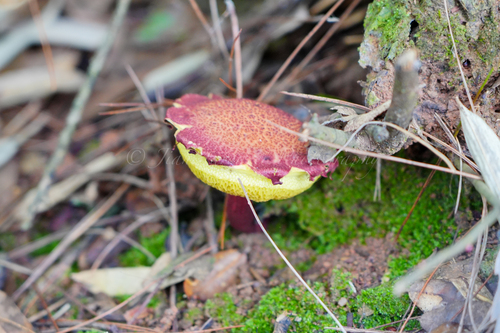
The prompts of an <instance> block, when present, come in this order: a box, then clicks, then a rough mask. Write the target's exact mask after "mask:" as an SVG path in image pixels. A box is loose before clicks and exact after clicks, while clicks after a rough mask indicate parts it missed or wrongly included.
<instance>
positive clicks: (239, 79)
mask: <svg viewBox="0 0 500 333" xmlns="http://www.w3.org/2000/svg"><path fill="white" fill-rule="evenodd" d="M225 3H226V7H227V11H228V12H229V15H230V17H231V30H232V32H233V43H234V61H235V66H234V69H235V72H236V98H243V75H242V66H241V38H238V37H239V34H240V28H239V26H238V16H237V15H236V9H235V8H234V3H233V1H231V0H226V1H225Z"/></svg>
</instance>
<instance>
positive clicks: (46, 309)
mask: <svg viewBox="0 0 500 333" xmlns="http://www.w3.org/2000/svg"><path fill="white" fill-rule="evenodd" d="M32 287H33V290H34V291H35V293H36V294H37V295H38V299H39V300H40V303H42V306H43V308H44V309H45V311H46V312H47V316H48V317H49V319H50V322H51V323H52V325H53V326H54V328H55V329H56V332H59V326H57V323H56V321H55V320H54V317H52V313H51V312H50V309H49V307H48V305H47V302H45V298H44V297H43V295H42V293H41V292H40V290H38V287H37V286H36V283H33V286H32Z"/></svg>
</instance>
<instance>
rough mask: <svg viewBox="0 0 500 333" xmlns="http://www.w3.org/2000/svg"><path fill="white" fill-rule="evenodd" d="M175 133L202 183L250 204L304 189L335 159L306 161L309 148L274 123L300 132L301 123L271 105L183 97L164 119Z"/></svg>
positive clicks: (293, 193) (325, 173)
mask: <svg viewBox="0 0 500 333" xmlns="http://www.w3.org/2000/svg"><path fill="white" fill-rule="evenodd" d="M165 120H166V121H168V122H169V123H170V124H172V125H173V126H174V127H175V128H176V129H177V130H176V132H175V138H176V140H177V147H178V149H179V152H180V154H181V155H182V157H183V159H184V161H185V162H186V164H187V165H188V166H189V168H190V169H191V171H192V172H193V173H194V174H195V175H196V177H198V178H199V179H200V180H201V181H203V182H204V183H206V184H208V185H210V186H212V187H215V188H216V189H218V190H220V191H222V192H225V193H228V194H230V195H233V196H239V197H244V193H243V190H242V188H241V186H240V184H239V182H238V178H239V179H241V181H242V182H243V184H244V185H245V188H246V190H247V192H248V196H249V198H250V199H251V200H253V201H257V202H262V201H268V200H273V199H287V198H290V197H293V196H295V195H297V194H299V193H302V192H303V191H305V190H307V189H308V188H310V187H311V186H312V184H314V182H315V181H317V180H318V179H319V178H320V177H321V176H325V177H326V176H327V173H328V172H331V171H333V170H335V168H336V167H337V166H338V161H337V160H334V161H332V162H328V163H323V162H321V161H319V160H313V161H311V163H309V162H308V161H307V146H308V144H307V143H305V142H301V141H299V139H298V137H297V136H295V135H293V134H289V133H285V132H283V131H281V130H279V129H278V128H276V127H275V126H274V125H273V124H271V122H272V123H276V124H278V125H281V126H284V127H287V128H289V129H291V130H293V131H300V129H301V126H302V122H300V121H299V120H298V119H296V118H294V117H293V116H291V115H289V114H288V113H286V112H284V111H282V110H280V109H278V108H275V107H273V106H270V105H267V104H264V103H260V102H256V101H253V100H250V99H223V98H222V97H219V96H211V97H206V96H201V95H196V94H186V95H184V96H182V97H181V98H179V99H177V100H175V101H174V103H173V106H172V107H170V108H169V109H168V110H167V115H166V118H165Z"/></svg>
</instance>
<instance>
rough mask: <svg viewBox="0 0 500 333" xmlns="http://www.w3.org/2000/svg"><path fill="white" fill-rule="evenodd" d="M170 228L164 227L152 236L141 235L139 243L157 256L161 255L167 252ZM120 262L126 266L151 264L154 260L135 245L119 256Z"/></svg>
mask: <svg viewBox="0 0 500 333" xmlns="http://www.w3.org/2000/svg"><path fill="white" fill-rule="evenodd" d="M168 233H169V229H168V228H167V229H164V230H163V231H162V232H160V233H158V234H154V235H152V236H150V237H144V236H142V235H140V236H139V243H140V244H141V245H142V246H144V247H145V248H146V249H147V250H148V251H149V252H151V253H152V254H153V255H154V256H155V257H159V256H160V255H161V254H162V253H163V252H165V240H166V239H167V236H168ZM119 260H120V263H121V265H122V266H124V267H136V266H150V265H152V264H153V263H154V262H153V261H152V260H150V259H149V258H148V257H146V255H145V254H144V253H142V252H141V251H139V249H137V248H135V247H133V248H131V249H130V250H128V251H127V252H125V253H124V254H122V255H121V256H120V257H119Z"/></svg>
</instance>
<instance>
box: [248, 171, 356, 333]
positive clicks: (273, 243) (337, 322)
mask: <svg viewBox="0 0 500 333" xmlns="http://www.w3.org/2000/svg"><path fill="white" fill-rule="evenodd" d="M238 181H239V182H240V186H241V188H242V189H243V192H244V193H245V198H246V199H247V203H248V206H249V207H250V209H251V210H252V213H253V216H254V217H255V220H256V221H257V223H258V224H259V227H260V229H261V230H262V232H263V233H264V234H265V235H266V237H267V239H268V240H269V242H271V244H272V245H273V247H274V249H275V250H276V252H277V253H278V254H279V255H280V257H281V259H283V261H284V262H285V264H286V265H287V266H288V268H290V270H291V271H292V272H293V274H294V275H295V276H296V277H297V279H299V281H300V282H301V283H302V285H303V286H304V287H305V288H306V289H307V291H309V292H310V293H311V295H313V296H314V298H315V299H316V300H317V301H318V303H319V304H321V306H322V307H323V309H325V311H326V312H327V313H328V314H329V315H330V317H331V318H332V319H333V321H334V322H335V323H336V324H337V326H338V327H339V328H340V330H341V331H342V332H343V333H346V331H345V329H344V327H343V326H342V324H341V323H340V321H339V320H338V319H337V317H336V316H335V315H334V314H333V312H332V311H331V310H330V309H329V308H328V307H327V306H326V304H325V303H324V302H323V301H322V300H321V298H319V296H318V295H316V293H315V292H314V290H312V288H311V287H309V285H308V284H307V282H306V281H304V279H303V278H302V276H300V274H299V273H298V272H297V270H296V269H295V267H293V265H292V264H291V263H290V261H288V259H287V258H286V257H285V255H284V254H283V252H281V250H280V249H279V247H278V245H276V243H275V242H274V241H273V239H272V238H271V236H270V235H269V233H268V232H267V230H266V228H264V225H263V224H262V222H261V221H260V218H259V216H258V215H257V212H256V211H255V208H254V207H253V205H252V202H251V201H250V199H249V198H248V194H247V190H246V189H245V186H244V185H243V183H242V181H241V179H240V178H238Z"/></svg>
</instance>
